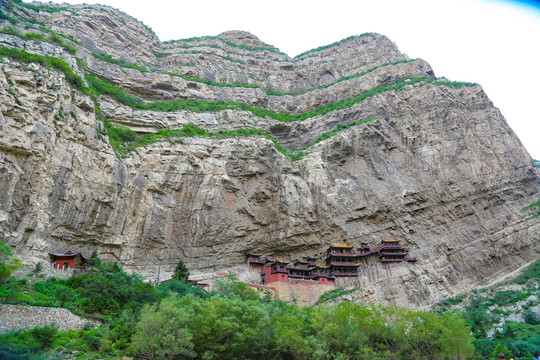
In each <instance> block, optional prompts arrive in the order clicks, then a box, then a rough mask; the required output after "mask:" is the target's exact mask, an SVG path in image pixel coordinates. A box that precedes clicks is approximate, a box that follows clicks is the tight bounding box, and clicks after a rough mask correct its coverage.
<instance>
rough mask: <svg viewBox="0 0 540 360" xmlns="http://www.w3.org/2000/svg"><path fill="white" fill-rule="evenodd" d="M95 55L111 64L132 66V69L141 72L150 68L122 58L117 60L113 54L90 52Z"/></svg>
mask: <svg viewBox="0 0 540 360" xmlns="http://www.w3.org/2000/svg"><path fill="white" fill-rule="evenodd" d="M90 54H91V55H92V56H93V57H95V58H96V59H99V60H103V61H106V62H108V63H111V64H115V65H118V66H121V67H125V68H130V69H137V70H139V71H141V72H148V69H147V68H145V67H144V66H139V65H134V64H130V63H128V62H126V61H124V60H122V59H120V60H117V59H114V58H113V57H112V56H111V55H105V54H98V53H95V52H91V53H90Z"/></svg>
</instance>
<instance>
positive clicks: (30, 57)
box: [0, 47, 90, 94]
mask: <svg viewBox="0 0 540 360" xmlns="http://www.w3.org/2000/svg"><path fill="white" fill-rule="evenodd" d="M0 56H5V57H8V58H10V59H13V60H15V61H18V62H21V63H24V64H29V63H37V64H41V65H43V66H45V67H48V68H53V69H56V70H58V71H61V72H63V73H64V75H65V76H66V80H67V81H68V82H69V83H70V84H71V86H73V87H74V88H76V89H79V90H80V91H82V92H83V93H85V94H90V93H89V90H88V88H87V87H86V85H85V83H84V80H83V79H82V78H81V77H80V76H78V75H77V74H75V73H74V72H73V70H71V68H70V67H69V65H68V64H67V63H66V62H65V61H62V60H60V59H57V58H54V57H52V56H41V55H35V54H30V53H28V52H26V51H24V50H18V49H13V48H8V47H3V48H1V49H0Z"/></svg>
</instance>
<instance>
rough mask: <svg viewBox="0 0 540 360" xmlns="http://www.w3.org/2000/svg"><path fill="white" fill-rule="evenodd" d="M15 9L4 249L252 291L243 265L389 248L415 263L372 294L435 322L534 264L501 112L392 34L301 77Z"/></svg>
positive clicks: (5, 119)
mask: <svg viewBox="0 0 540 360" xmlns="http://www.w3.org/2000/svg"><path fill="white" fill-rule="evenodd" d="M2 7H3V9H2V11H3V12H2V16H1V17H2V25H1V26H2V30H1V34H0V41H1V42H2V45H1V46H2V47H3V48H2V52H1V54H2V62H3V64H2V66H1V71H0V78H1V79H2V82H1V85H0V87H1V90H0V91H1V92H0V96H1V101H0V106H1V109H0V113H1V115H0V126H1V129H2V130H1V131H2V137H1V138H0V187H1V188H2V189H5V190H4V191H3V192H2V197H1V199H0V237H2V238H4V239H6V240H7V241H8V242H9V243H10V244H11V245H13V246H14V247H15V249H16V251H17V253H18V255H19V256H20V257H21V258H23V260H24V259H26V261H33V260H35V259H44V258H46V256H47V255H46V254H47V252H58V251H62V250H64V249H66V248H68V247H75V248H77V249H78V250H80V251H83V253H89V252H90V251H91V250H94V249H96V250H99V251H100V252H101V253H102V254H103V256H106V257H109V258H111V259H117V260H118V261H120V262H122V263H123V264H124V265H126V266H128V267H130V268H133V269H136V270H137V271H139V272H141V273H142V274H144V275H146V276H149V277H155V276H157V272H158V265H159V264H163V266H162V268H161V272H162V274H163V273H165V274H167V273H169V272H172V270H173V268H174V266H175V265H176V263H177V261H178V259H182V260H183V261H184V262H185V263H186V264H187V265H188V267H189V268H190V270H191V272H192V274H195V275H196V277H197V278H199V279H211V278H213V277H214V275H215V273H216V272H223V271H234V272H238V273H240V275H241V278H244V279H248V278H249V274H248V272H247V271H246V267H245V263H246V255H247V254H248V253H260V254H264V255H267V256H270V257H278V256H279V257H283V258H285V259H294V258H296V257H300V256H314V255H320V256H322V255H323V254H324V252H325V250H326V247H327V246H328V244H329V243H331V242H340V241H348V242H350V243H351V244H354V245H358V244H360V243H361V242H367V243H369V244H370V245H371V246H376V245H377V244H378V243H379V242H380V240H382V239H383V238H388V237H395V238H398V239H400V240H402V242H403V243H405V244H406V246H407V247H408V248H410V249H411V252H412V253H413V254H414V255H415V257H417V258H418V259H419V261H418V262H417V263H416V264H405V263H403V264H392V267H391V268H390V269H387V270H388V271H381V272H380V273H378V274H377V277H376V278H370V279H369V280H368V279H367V278H366V279H364V280H365V281H364V286H365V287H366V288H368V289H371V290H372V295H371V296H372V297H371V299H372V300H387V301H390V302H394V303H399V304H416V305H420V304H424V305H425V304H430V303H433V302H435V301H438V300H439V299H441V298H442V297H445V296H448V295H452V294H455V293H458V292H461V291H463V290H466V289H470V288H472V287H475V286H478V285H479V284H486V283H489V282H490V281H493V280H494V279H497V278H498V277H500V276H503V275H504V274H506V273H508V272H510V271H512V270H514V269H516V268H517V267H519V266H520V265H522V264H525V263H528V262H530V261H532V260H534V259H536V258H537V257H538V253H539V250H540V248H539V243H540V242H539V241H538V240H539V235H538V234H540V231H539V230H540V225H539V222H538V220H537V219H534V218H532V217H531V215H532V212H533V211H529V212H526V211H521V209H522V208H523V207H525V206H526V205H528V204H530V203H531V202H533V201H534V200H536V198H537V197H538V191H539V184H538V178H537V176H536V174H535V169H534V166H533V162H532V159H531V158H530V156H529V155H528V154H527V152H526V150H525V149H524V148H523V146H522V145H521V143H520V141H519V139H518V138H517V137H516V135H515V134H514V133H513V131H512V130H511V129H510V127H509V126H508V125H507V123H506V121H505V120H504V118H503V116H502V115H501V113H500V112H499V110H498V109H497V108H495V107H494V106H493V104H492V103H491V101H490V100H489V98H488V97H487V95H486V94H485V93H484V92H483V90H482V88H481V87H480V86H479V85H477V84H470V83H455V82H451V81H448V80H446V79H444V78H441V79H438V78H435V75H434V72H433V70H432V69H431V67H430V66H429V64H427V63H426V62H425V61H423V60H420V59H417V60H409V59H408V58H407V57H406V56H405V55H404V54H402V53H400V52H399V50H398V49H397V47H396V46H395V44H393V43H392V42H391V41H390V40H389V39H387V38H386V37H384V36H382V35H379V34H363V35H360V36H355V37H351V38H348V39H345V40H343V41H340V42H338V43H336V44H333V45H330V46H325V47H321V48H318V49H315V50H313V51H310V52H307V53H305V54H301V55H299V56H298V57H296V58H293V59H291V58H289V57H288V56H287V55H286V54H283V53H281V52H279V50H278V49H276V48H274V47H273V46H270V45H267V44H264V43H262V42H260V41H259V40H258V39H257V38H256V37H255V36H254V35H252V34H249V33H245V32H240V31H232V32H225V33H223V34H220V35H219V36H207V37H201V38H196V39H185V40H180V41H175V42H169V43H161V42H160V41H159V39H158V38H157V37H156V36H155V34H153V33H152V32H151V31H150V30H149V29H147V28H146V27H145V26H144V25H143V24H142V23H140V22H138V21H136V20H135V19H133V18H131V17H130V16H128V15H126V14H124V13H122V12H120V11H119V10H115V9H112V8H109V7H106V6H87V5H74V6H67V5H63V6H62V7H59V6H57V5H50V4H46V5H45V4H40V3H32V4H31V5H28V4H22V3H18V2H13V1H6V0H2ZM23 51H25V52H23ZM30 54H32V55H30ZM349 125H350V126H349ZM334 130H336V131H334ZM368 261H369V260H368Z"/></svg>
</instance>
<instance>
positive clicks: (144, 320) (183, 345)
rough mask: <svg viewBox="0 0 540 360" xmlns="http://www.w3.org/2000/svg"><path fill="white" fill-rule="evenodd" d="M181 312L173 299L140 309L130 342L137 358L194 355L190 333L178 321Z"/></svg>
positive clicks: (152, 358)
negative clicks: (139, 318)
mask: <svg viewBox="0 0 540 360" xmlns="http://www.w3.org/2000/svg"><path fill="white" fill-rule="evenodd" d="M181 311H182V310H181V308H180V307H178V306H177V303H176V301H175V299H174V298H167V299H165V300H163V301H162V302H161V304H159V305H154V306H151V305H146V306H145V307H144V308H143V310H142V312H141V320H140V321H139V323H138V325H137V330H136V331H135V334H134V335H133V342H132V348H133V350H134V352H135V353H136V354H137V357H138V358H140V359H148V360H154V359H186V358H192V357H194V356H195V353H194V352H193V342H192V335H191V332H190V331H189V329H186V328H184V327H183V326H182V323H181V320H182V314H181Z"/></svg>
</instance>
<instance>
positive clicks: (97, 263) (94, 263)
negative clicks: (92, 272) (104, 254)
mask: <svg viewBox="0 0 540 360" xmlns="http://www.w3.org/2000/svg"><path fill="white" fill-rule="evenodd" d="M86 265H87V266H88V267H89V268H91V269H99V268H100V267H101V259H100V258H99V256H98V253H97V251H96V250H94V251H92V255H90V258H88V260H87V261H86Z"/></svg>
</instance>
